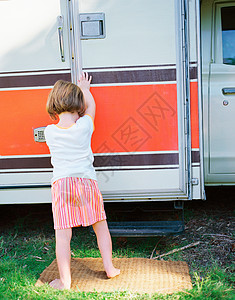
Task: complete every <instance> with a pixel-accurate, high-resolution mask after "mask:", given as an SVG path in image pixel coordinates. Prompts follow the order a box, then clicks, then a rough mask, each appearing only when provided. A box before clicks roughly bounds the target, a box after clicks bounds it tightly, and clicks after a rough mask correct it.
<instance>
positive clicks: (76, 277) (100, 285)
mask: <svg viewBox="0 0 235 300" xmlns="http://www.w3.org/2000/svg"><path fill="white" fill-rule="evenodd" d="M113 264H114V266H115V267H116V268H119V269H121V274H120V275H119V276H117V277H114V278H112V279H108V278H107V277H106V273H105V272H104V268H103V263H102V259H101V258H73V259H72V260H71V274H72V287H71V288H72V289H73V290H77V291H85V292H94V291H97V292H113V291H130V292H136V293H141V294H142V293H148V294H152V293H169V294H170V293H173V292H177V291H182V290H185V289H191V288H192V284H191V278H190V276H189V269H188V265H187V263H186V262H182V261H157V260H152V259H147V258H114V259H113ZM58 276H59V273H58V269H57V264H56V260H54V261H53V262H52V263H51V264H50V265H49V266H48V267H47V268H46V269H45V270H44V271H43V272H42V274H41V275H40V278H39V279H38V281H37V282H36V286H41V285H43V284H44V283H46V282H48V283H49V282H50V281H52V280H54V279H55V278H59V277H58Z"/></svg>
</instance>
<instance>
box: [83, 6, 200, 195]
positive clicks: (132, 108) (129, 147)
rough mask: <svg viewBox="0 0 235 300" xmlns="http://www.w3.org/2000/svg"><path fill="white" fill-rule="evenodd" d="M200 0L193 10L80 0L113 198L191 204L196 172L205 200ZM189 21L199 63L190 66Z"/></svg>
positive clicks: (99, 152)
mask: <svg viewBox="0 0 235 300" xmlns="http://www.w3.org/2000/svg"><path fill="white" fill-rule="evenodd" d="M192 2H193V3H192V4H191V7H190V8H189V7H183V1H174V0H167V1H155V0H146V1H141V0H130V1H124V0H113V1H109V2H107V1H101V0H81V1H79V12H80V29H81V39H82V45H81V51H82V67H83V70H85V71H87V72H89V73H90V74H91V75H92V77H93V81H92V93H93V94H94V97H95V99H96V103H97V115H96V120H95V127H96V130H95V132H94V134H93V140H92V147H93V151H94V153H95V167H96V170H97V173H98V181H99V185H100V188H101V190H102V193H103V195H104V198H105V199H106V200H121V199H123V200H130V201H137V200H143V199H145V200H148V199H158V200H174V199H188V198H189V197H192V195H190V196H189V189H190V188H191V177H192V172H191V171H192V168H193V167H194V176H195V177H196V179H197V180H196V184H197V187H196V188H197V189H198V191H197V192H195V195H194V196H195V198H201V190H200V189H201V175H200V158H199V156H200V155H199V133H198V132H199V127H198V92H197V88H198V82H197V52H196V49H197V45H196V25H195V24H196V12H195V2H194V1H192ZM189 11H190V14H191V17H190V18H191V19H192V20H191V21H190V22H189V20H188V13H189ZM97 12H101V13H102V14H101V15H100V16H97ZM102 15H103V17H102ZM182 15H183V16H184V17H185V19H187V21H186V22H185V23H184V21H183V18H182ZM99 18H100V19H99ZM187 22H188V25H187V26H189V23H191V29H190V30H189V29H188V30H189V31H190V32H189V31H188V32H187V33H188V34H190V35H191V34H192V39H193V40H192V41H191V45H192V49H188V52H190V51H191V50H192V53H191V55H190V56H191V62H190V61H189V60H188V61H187V62H185V61H186V60H185V55H186V54H185V51H184V49H185V47H187V43H186V41H185V39H186V38H187V34H186V35H184V34H183V32H184V26H186V23H187ZM99 26H102V29H100V27H99ZM83 35H84V36H83ZM188 57H189V56H188ZM186 64H187V65H186ZM187 68H188V70H189V72H188V74H187V76H188V77H187V79H186V72H187ZM186 86H188V97H191V104H192V105H191V112H192V116H193V117H192V119H191V121H190V116H189V115H188V114H187V112H186V106H187V103H186V102H187V101H189V100H190V99H189V98H188V99H187V100H186ZM189 110H190V107H189ZM189 114H190V112H189ZM186 120H187V121H186ZM187 122H192V123H190V124H189V126H188V125H187V124H188V123H187ZM191 125H192V128H191ZM187 126H188V128H187ZM191 129H192V131H191ZM189 135H190V138H189V139H188V136H189ZM191 138H192V139H191ZM192 149H193V151H192V155H191V150H192ZM195 191H196V189H195Z"/></svg>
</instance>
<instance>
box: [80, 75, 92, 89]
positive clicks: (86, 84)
mask: <svg viewBox="0 0 235 300" xmlns="http://www.w3.org/2000/svg"><path fill="white" fill-rule="evenodd" d="M91 79H92V77H91V76H90V77H89V75H88V73H87V72H85V73H84V72H83V73H82V75H81V76H80V80H79V82H78V86H79V87H80V89H81V90H83V91H84V90H90V85H91Z"/></svg>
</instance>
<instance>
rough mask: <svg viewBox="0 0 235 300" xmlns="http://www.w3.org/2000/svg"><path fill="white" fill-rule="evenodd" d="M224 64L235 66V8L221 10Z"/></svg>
mask: <svg viewBox="0 0 235 300" xmlns="http://www.w3.org/2000/svg"><path fill="white" fill-rule="evenodd" d="M221 21H222V44H223V63H224V64H229V65H235V6H230V7H222V8H221Z"/></svg>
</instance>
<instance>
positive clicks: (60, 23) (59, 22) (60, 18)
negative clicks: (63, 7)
mask: <svg viewBox="0 0 235 300" xmlns="http://www.w3.org/2000/svg"><path fill="white" fill-rule="evenodd" d="M63 25H64V18H63V16H58V17H57V28H58V34H59V46H60V57H61V61H62V62H65V57H64V37H63Z"/></svg>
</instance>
